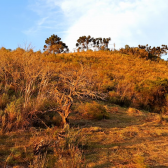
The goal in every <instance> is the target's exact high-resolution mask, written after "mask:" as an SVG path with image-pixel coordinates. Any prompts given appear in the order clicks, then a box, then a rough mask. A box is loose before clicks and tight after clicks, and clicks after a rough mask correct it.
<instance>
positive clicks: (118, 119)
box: [70, 114, 144, 128]
mask: <svg viewBox="0 0 168 168" xmlns="http://www.w3.org/2000/svg"><path fill="white" fill-rule="evenodd" d="M143 122H144V121H143V118H142V117H134V116H129V115H127V114H110V118H109V119H102V120H93V119H83V118H80V119H78V118H75V119H74V118H71V117H70V126H71V127H79V128H89V127H93V126H94V127H101V128H116V127H117V128H125V127H128V126H131V125H140V124H142V123H143Z"/></svg>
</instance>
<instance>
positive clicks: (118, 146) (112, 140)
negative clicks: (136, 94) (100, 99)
mask: <svg viewBox="0 0 168 168" xmlns="http://www.w3.org/2000/svg"><path fill="white" fill-rule="evenodd" d="M106 108H107V110H108V112H109V114H110V118H109V119H108V120H107V119H104V120H100V121H97V120H88V119H81V116H80V115H77V114H71V116H70V117H69V119H70V125H71V128H70V129H67V130H66V131H65V132H66V133H63V132H62V131H61V129H59V128H56V127H53V128H48V129H40V130H39V129H33V128H32V129H30V130H29V131H16V132H12V133H7V134H5V135H2V134H1V135H0V149H1V150H0V163H1V167H3V166H4V165H10V166H13V167H38V168H40V167H60V168H61V167H66V168H73V167H88V168H89V167H92V168H93V167H94V168H103V167H117V168H118V167H123V168H124V167H126V168H127V167H128V168H130V167H132V168H137V167H139V168H143V167H151V168H152V167H154V168H156V167H158V168H159V167H167V166H168V155H167V153H168V141H167V138H168V124H167V123H166V118H165V121H164V122H163V123H160V117H159V115H158V114H153V113H148V112H142V111H139V110H136V109H134V108H121V107H118V106H111V105H106ZM58 134H59V138H58V136H57V135H58ZM42 141H43V143H44V144H46V148H44V149H43V151H41V153H39V154H36V155H35V154H34V153H33V151H34V146H35V144H39V143H40V142H42ZM48 144H50V145H48ZM47 145H48V146H47Z"/></svg>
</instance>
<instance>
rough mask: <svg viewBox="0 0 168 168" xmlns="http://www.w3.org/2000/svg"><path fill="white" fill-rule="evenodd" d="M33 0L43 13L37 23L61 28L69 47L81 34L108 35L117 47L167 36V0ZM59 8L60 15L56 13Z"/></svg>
mask: <svg viewBox="0 0 168 168" xmlns="http://www.w3.org/2000/svg"><path fill="white" fill-rule="evenodd" d="M36 3H37V4H38V6H37V5H36V9H34V10H36V11H37V12H38V14H39V15H41V16H42V18H41V20H39V21H38V22H37V25H38V26H40V27H42V26H48V27H50V26H49V24H50V23H51V22H52V26H53V27H54V28H57V30H55V32H53V33H55V34H57V31H58V32H60V31H63V32H64V34H62V35H63V37H62V39H63V41H64V42H65V43H66V44H67V45H68V46H69V48H70V50H72V49H73V48H74V47H75V44H76V41H77V39H78V38H79V36H82V35H91V36H93V37H111V39H112V40H111V42H110V43H111V44H113V43H116V47H117V48H121V47H124V45H125V44H129V45H130V46H137V45H138V44H143V45H145V44H147V43H149V45H154V46H156V45H161V44H162V43H166V42H167V39H168V33H167V26H168V23H167V20H166V19H167V9H168V1H167V0H103V1H102V0H85V1H81V0H36ZM58 11H59V14H58V15H59V16H58V15H56V14H55V12H58ZM43 13H44V15H43ZM60 17H62V18H61V19H59V18H60ZM60 24H61V25H60ZM58 27H59V28H58ZM62 29H64V30H62ZM53 30H54V29H53ZM109 47H112V45H111V46H109Z"/></svg>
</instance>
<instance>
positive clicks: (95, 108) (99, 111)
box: [77, 101, 109, 120]
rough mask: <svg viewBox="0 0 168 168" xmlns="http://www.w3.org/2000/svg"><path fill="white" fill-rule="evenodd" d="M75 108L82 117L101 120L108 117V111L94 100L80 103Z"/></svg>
mask: <svg viewBox="0 0 168 168" xmlns="http://www.w3.org/2000/svg"><path fill="white" fill-rule="evenodd" d="M77 110H78V111H79V112H80V113H82V115H83V116H84V117H87V118H90V119H96V120H101V119H108V118H109V113H108V112H107V111H106V108H105V107H104V106H103V105H101V104H98V103H97V102H95V101H93V102H92V103H86V104H80V105H79V106H78V107H77Z"/></svg>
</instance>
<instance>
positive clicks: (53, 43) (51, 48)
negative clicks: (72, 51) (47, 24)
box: [43, 34, 69, 54]
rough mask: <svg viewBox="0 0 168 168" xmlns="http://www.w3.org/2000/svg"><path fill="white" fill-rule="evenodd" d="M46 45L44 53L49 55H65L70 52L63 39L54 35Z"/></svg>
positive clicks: (47, 40) (48, 39) (46, 41)
mask: <svg viewBox="0 0 168 168" xmlns="http://www.w3.org/2000/svg"><path fill="white" fill-rule="evenodd" d="M45 43H46V45H44V49H43V50H44V51H48V52H49V53H55V54H57V53H65V52H68V51H69V49H68V46H67V45H66V44H65V43H63V42H62V41H61V38H60V37H58V36H57V35H55V34H53V35H51V37H49V38H47V39H46V40H45Z"/></svg>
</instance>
